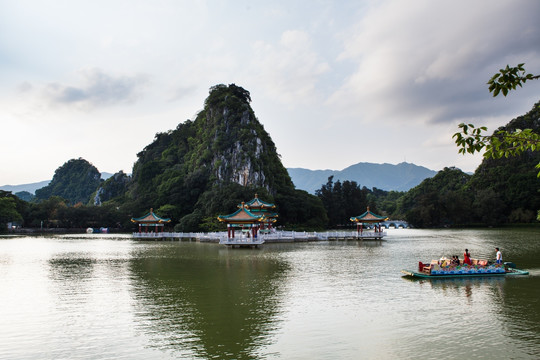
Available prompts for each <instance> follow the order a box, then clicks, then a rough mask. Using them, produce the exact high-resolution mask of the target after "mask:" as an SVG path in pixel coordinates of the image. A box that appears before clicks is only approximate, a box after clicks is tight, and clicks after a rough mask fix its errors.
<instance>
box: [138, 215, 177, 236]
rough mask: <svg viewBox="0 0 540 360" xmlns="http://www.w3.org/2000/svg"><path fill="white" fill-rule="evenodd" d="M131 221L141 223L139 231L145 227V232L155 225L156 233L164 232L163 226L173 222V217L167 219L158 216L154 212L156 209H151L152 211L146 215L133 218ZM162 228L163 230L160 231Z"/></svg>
mask: <svg viewBox="0 0 540 360" xmlns="http://www.w3.org/2000/svg"><path fill="white" fill-rule="evenodd" d="M131 222H133V223H135V224H139V233H141V232H142V228H143V227H144V232H146V233H147V232H148V228H149V227H152V226H153V227H154V231H155V232H156V233H158V232H163V227H164V226H165V224H167V223H169V222H171V219H165V218H162V217H159V216H157V215H156V214H155V213H154V209H150V212H149V213H148V214H146V215H144V216H141V217H139V218H131ZM159 229H161V231H159Z"/></svg>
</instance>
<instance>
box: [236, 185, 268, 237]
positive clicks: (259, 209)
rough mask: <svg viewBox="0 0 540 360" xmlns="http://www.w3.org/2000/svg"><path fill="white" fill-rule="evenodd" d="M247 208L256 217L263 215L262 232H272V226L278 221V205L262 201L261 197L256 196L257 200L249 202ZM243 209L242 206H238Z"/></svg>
mask: <svg viewBox="0 0 540 360" xmlns="http://www.w3.org/2000/svg"><path fill="white" fill-rule="evenodd" d="M245 206H246V207H247V208H248V209H249V211H250V212H251V213H252V214H254V215H262V216H263V220H262V221H261V224H260V230H261V232H270V229H271V228H272V224H273V223H275V222H276V221H277V217H278V214H277V213H276V212H275V208H276V205H274V204H271V203H268V202H266V201H262V200H261V199H259V196H258V195H257V194H255V198H253V199H252V200H250V201H248V202H247V203H246V204H245ZM238 207H239V208H240V207H241V204H240V205H238Z"/></svg>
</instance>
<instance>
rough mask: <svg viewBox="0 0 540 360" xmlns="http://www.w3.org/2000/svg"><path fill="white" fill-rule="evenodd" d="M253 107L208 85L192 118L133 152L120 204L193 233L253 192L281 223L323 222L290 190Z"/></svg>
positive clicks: (312, 205) (313, 204) (308, 198)
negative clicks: (274, 210)
mask: <svg viewBox="0 0 540 360" xmlns="http://www.w3.org/2000/svg"><path fill="white" fill-rule="evenodd" d="M250 102H251V97H250V93H249V92H248V91H247V90H245V89H243V88H241V87H239V86H236V85H235V84H231V85H228V86H227V85H216V86H214V87H212V88H211V89H210V94H209V96H208V98H207V99H206V100H205V103H204V109H203V110H202V111H201V112H200V113H199V114H198V115H197V117H196V119H195V120H193V121H191V120H187V121H185V122H183V123H180V124H179V125H178V126H177V128H176V129H175V130H171V131H168V132H165V133H158V134H157V135H156V136H155V139H154V141H153V142H152V143H151V144H150V145H148V146H146V147H145V148H144V150H143V151H141V152H140V153H139V154H137V156H138V160H137V162H136V163H135V165H134V167H133V175H132V180H131V184H130V186H129V190H128V193H127V197H126V199H125V201H126V202H128V203H131V205H132V207H133V210H134V211H136V212H141V211H143V210H144V209H146V210H147V209H148V208H150V207H153V208H154V209H158V210H159V213H160V214H161V215H162V216H167V217H172V218H173V219H180V224H179V226H178V229H179V230H196V229H197V228H198V227H199V225H200V224H203V223H204V224H206V225H207V227H206V229H208V228H209V227H211V223H213V222H214V220H215V218H216V216H217V215H218V214H223V213H227V212H232V211H234V210H235V209H236V205H237V204H239V203H240V202H241V201H249V200H251V199H252V198H253V196H254V195H255V193H258V194H259V196H260V197H261V198H262V199H264V200H266V201H270V202H275V203H277V205H278V206H279V207H280V213H281V214H285V213H288V215H289V216H287V217H285V216H284V217H283V219H287V220H286V221H289V222H291V223H303V222H306V221H309V222H312V223H317V222H318V223H319V224H324V223H325V222H326V221H325V216H326V215H325V212H324V209H323V207H322V203H321V202H320V200H319V199H318V198H316V197H315V196H312V195H309V194H307V193H305V192H301V191H296V190H295V189H294V185H293V183H292V181H291V178H290V177H289V174H288V173H287V170H286V169H285V167H284V166H283V164H282V163H281V160H280V158H279V155H278V153H277V151H276V147H275V144H274V142H273V141H272V139H271V138H270V135H269V134H268V133H267V132H266V131H265V129H264V127H263V125H262V124H261V123H260V122H259V121H258V119H257V118H256V116H255V113H254V111H253V109H252V108H251V106H250Z"/></svg>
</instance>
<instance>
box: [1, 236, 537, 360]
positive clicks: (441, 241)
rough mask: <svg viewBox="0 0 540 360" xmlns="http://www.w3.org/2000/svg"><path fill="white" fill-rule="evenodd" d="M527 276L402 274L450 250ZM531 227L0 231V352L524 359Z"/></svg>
mask: <svg viewBox="0 0 540 360" xmlns="http://www.w3.org/2000/svg"><path fill="white" fill-rule="evenodd" d="M496 246H498V247H500V248H501V250H502V252H503V256H504V259H505V261H513V262H515V263H516V264H517V265H518V267H520V268H525V269H528V270H529V271H530V273H531V275H530V276H527V277H515V278H483V279H461V280H460V279H450V280H442V279H439V280H431V281H430V280H420V281H418V280H417V281H413V280H408V279H407V278H403V277H402V274H401V273H400V270H401V269H411V270H414V269H415V268H416V267H417V264H418V261H419V260H422V261H429V260H431V259H432V258H439V257H441V256H443V255H444V256H451V255H458V254H459V255H460V256H461V255H462V254H463V250H464V248H465V247H467V248H468V249H469V250H470V252H471V253H472V255H473V257H486V258H491V259H492V258H494V256H495V250H494V248H495V247H496ZM539 259H540V232H539V230H535V229H517V230H510V229H504V230H500V229H489V230H416V229H396V230H394V229H390V230H388V237H387V240H386V241H370V242H368V241H364V242H362V241H331V242H310V243H296V244H266V245H263V247H262V248H259V249H229V248H226V247H223V246H222V245H218V244H208V243H196V242H178V241H176V242H141V241H134V240H133V239H131V238H130V237H129V236H127V235H92V234H91V235H65V236H47V237H9V236H6V237H0V290H1V292H0V319H1V322H0V358H1V359H416V358H418V357H422V358H431V359H433V358H438V359H455V358H464V357H473V358H478V359H480V358H485V359H493V358H498V359H501V358H504V359H538V358H540V260H539Z"/></svg>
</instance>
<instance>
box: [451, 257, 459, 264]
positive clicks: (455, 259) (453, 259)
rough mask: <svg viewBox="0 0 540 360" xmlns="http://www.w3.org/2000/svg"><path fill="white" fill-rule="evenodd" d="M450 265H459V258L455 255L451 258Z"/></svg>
mask: <svg viewBox="0 0 540 360" xmlns="http://www.w3.org/2000/svg"><path fill="white" fill-rule="evenodd" d="M452 265H456V266H458V265H459V257H458V256H457V255H454V256H452Z"/></svg>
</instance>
